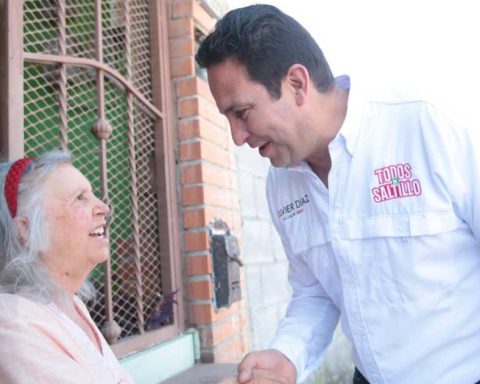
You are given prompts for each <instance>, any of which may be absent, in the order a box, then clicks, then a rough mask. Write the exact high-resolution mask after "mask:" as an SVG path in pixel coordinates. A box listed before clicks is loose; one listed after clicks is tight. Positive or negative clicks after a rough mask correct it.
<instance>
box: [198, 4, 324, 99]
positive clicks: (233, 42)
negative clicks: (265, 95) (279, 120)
mask: <svg viewBox="0 0 480 384" xmlns="http://www.w3.org/2000/svg"><path fill="white" fill-rule="evenodd" d="M195 58H196V60H197V62H198V64H199V65H200V67H202V68H208V67H210V66H211V65H214V64H219V63H221V62H223V61H224V60H226V59H234V60H237V61H238V62H239V63H240V64H243V65H245V67H246V69H247V73H248V75H249V76H250V78H251V79H252V80H253V81H257V82H259V83H260V84H262V85H264V86H265V87H266V88H267V90H268V92H269V93H270V95H271V96H272V97H274V98H275V99H278V98H280V96H281V87H280V85H281V81H282V79H283V78H284V77H285V75H286V74H287V71H288V68H290V66H292V65H293V64H302V65H304V66H305V67H306V68H307V70H308V72H309V74H310V77H311V79H312V81H313V83H314V85H315V88H316V89H317V90H318V91H320V92H327V91H328V90H329V89H330V88H331V87H332V86H333V84H334V78H333V75H332V71H331V70H330V67H329V65H328V63H327V61H326V59H325V56H324V55H323V53H322V50H321V49H320V47H319V46H318V44H317V43H316V42H315V40H314V39H313V37H312V36H311V35H310V33H308V31H307V30H306V29H305V28H304V27H303V26H302V25H301V24H300V23H298V22H297V21H296V20H295V19H293V18H292V17H290V16H288V15H286V14H285V13H283V12H282V11H280V10H279V9H278V8H276V7H274V6H271V5H265V4H257V5H250V6H248V7H244V8H239V9H234V10H232V11H230V12H228V13H227V14H226V15H225V16H224V17H223V18H222V19H221V20H219V21H218V22H217V24H216V26H215V30H214V31H213V32H212V33H210V34H209V35H208V36H207V37H206V38H205V40H204V41H203V42H202V43H201V45H200V48H199V49H198V52H197V55H196V57H195Z"/></svg>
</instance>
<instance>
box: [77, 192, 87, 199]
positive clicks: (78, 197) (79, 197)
mask: <svg viewBox="0 0 480 384" xmlns="http://www.w3.org/2000/svg"><path fill="white" fill-rule="evenodd" d="M86 198H87V197H86V196H85V194H84V193H82V194H80V195H78V196H77V200H79V201H82V200H86Z"/></svg>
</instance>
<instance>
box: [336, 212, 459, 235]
mask: <svg viewBox="0 0 480 384" xmlns="http://www.w3.org/2000/svg"><path fill="white" fill-rule="evenodd" d="M462 222H463V221H462V220H461V219H460V218H459V217H458V216H457V215H455V213H454V212H453V211H451V210H446V211H435V212H422V213H413V214H392V215H379V216H370V217H346V218H345V220H344V221H343V226H342V234H343V237H344V238H345V239H349V240H360V239H372V238H376V237H402V238H405V237H410V236H424V235H435V234H438V233H442V232H449V231H453V230H454V229H456V228H458V227H459V226H460V225H461V224H462Z"/></svg>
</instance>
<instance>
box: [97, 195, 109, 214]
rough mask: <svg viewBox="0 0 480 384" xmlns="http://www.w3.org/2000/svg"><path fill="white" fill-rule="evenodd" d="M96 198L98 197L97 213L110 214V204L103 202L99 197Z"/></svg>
mask: <svg viewBox="0 0 480 384" xmlns="http://www.w3.org/2000/svg"><path fill="white" fill-rule="evenodd" d="M95 199H97V204H96V207H95V213H96V214H97V215H103V216H106V215H108V214H109V213H110V206H109V205H108V204H106V203H105V202H103V201H102V200H100V199H99V198H98V197H95Z"/></svg>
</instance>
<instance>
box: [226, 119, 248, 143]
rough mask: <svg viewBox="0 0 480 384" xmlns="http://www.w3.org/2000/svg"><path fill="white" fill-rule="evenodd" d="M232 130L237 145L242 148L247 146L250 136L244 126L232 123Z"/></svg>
mask: <svg viewBox="0 0 480 384" xmlns="http://www.w3.org/2000/svg"><path fill="white" fill-rule="evenodd" d="M230 130H231V132H232V138H233V142H234V143H235V145H238V146H241V145H243V144H245V142H246V141H247V139H248V137H249V136H250V134H249V133H248V131H247V129H246V127H245V126H244V124H242V123H240V122H236V121H230Z"/></svg>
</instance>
